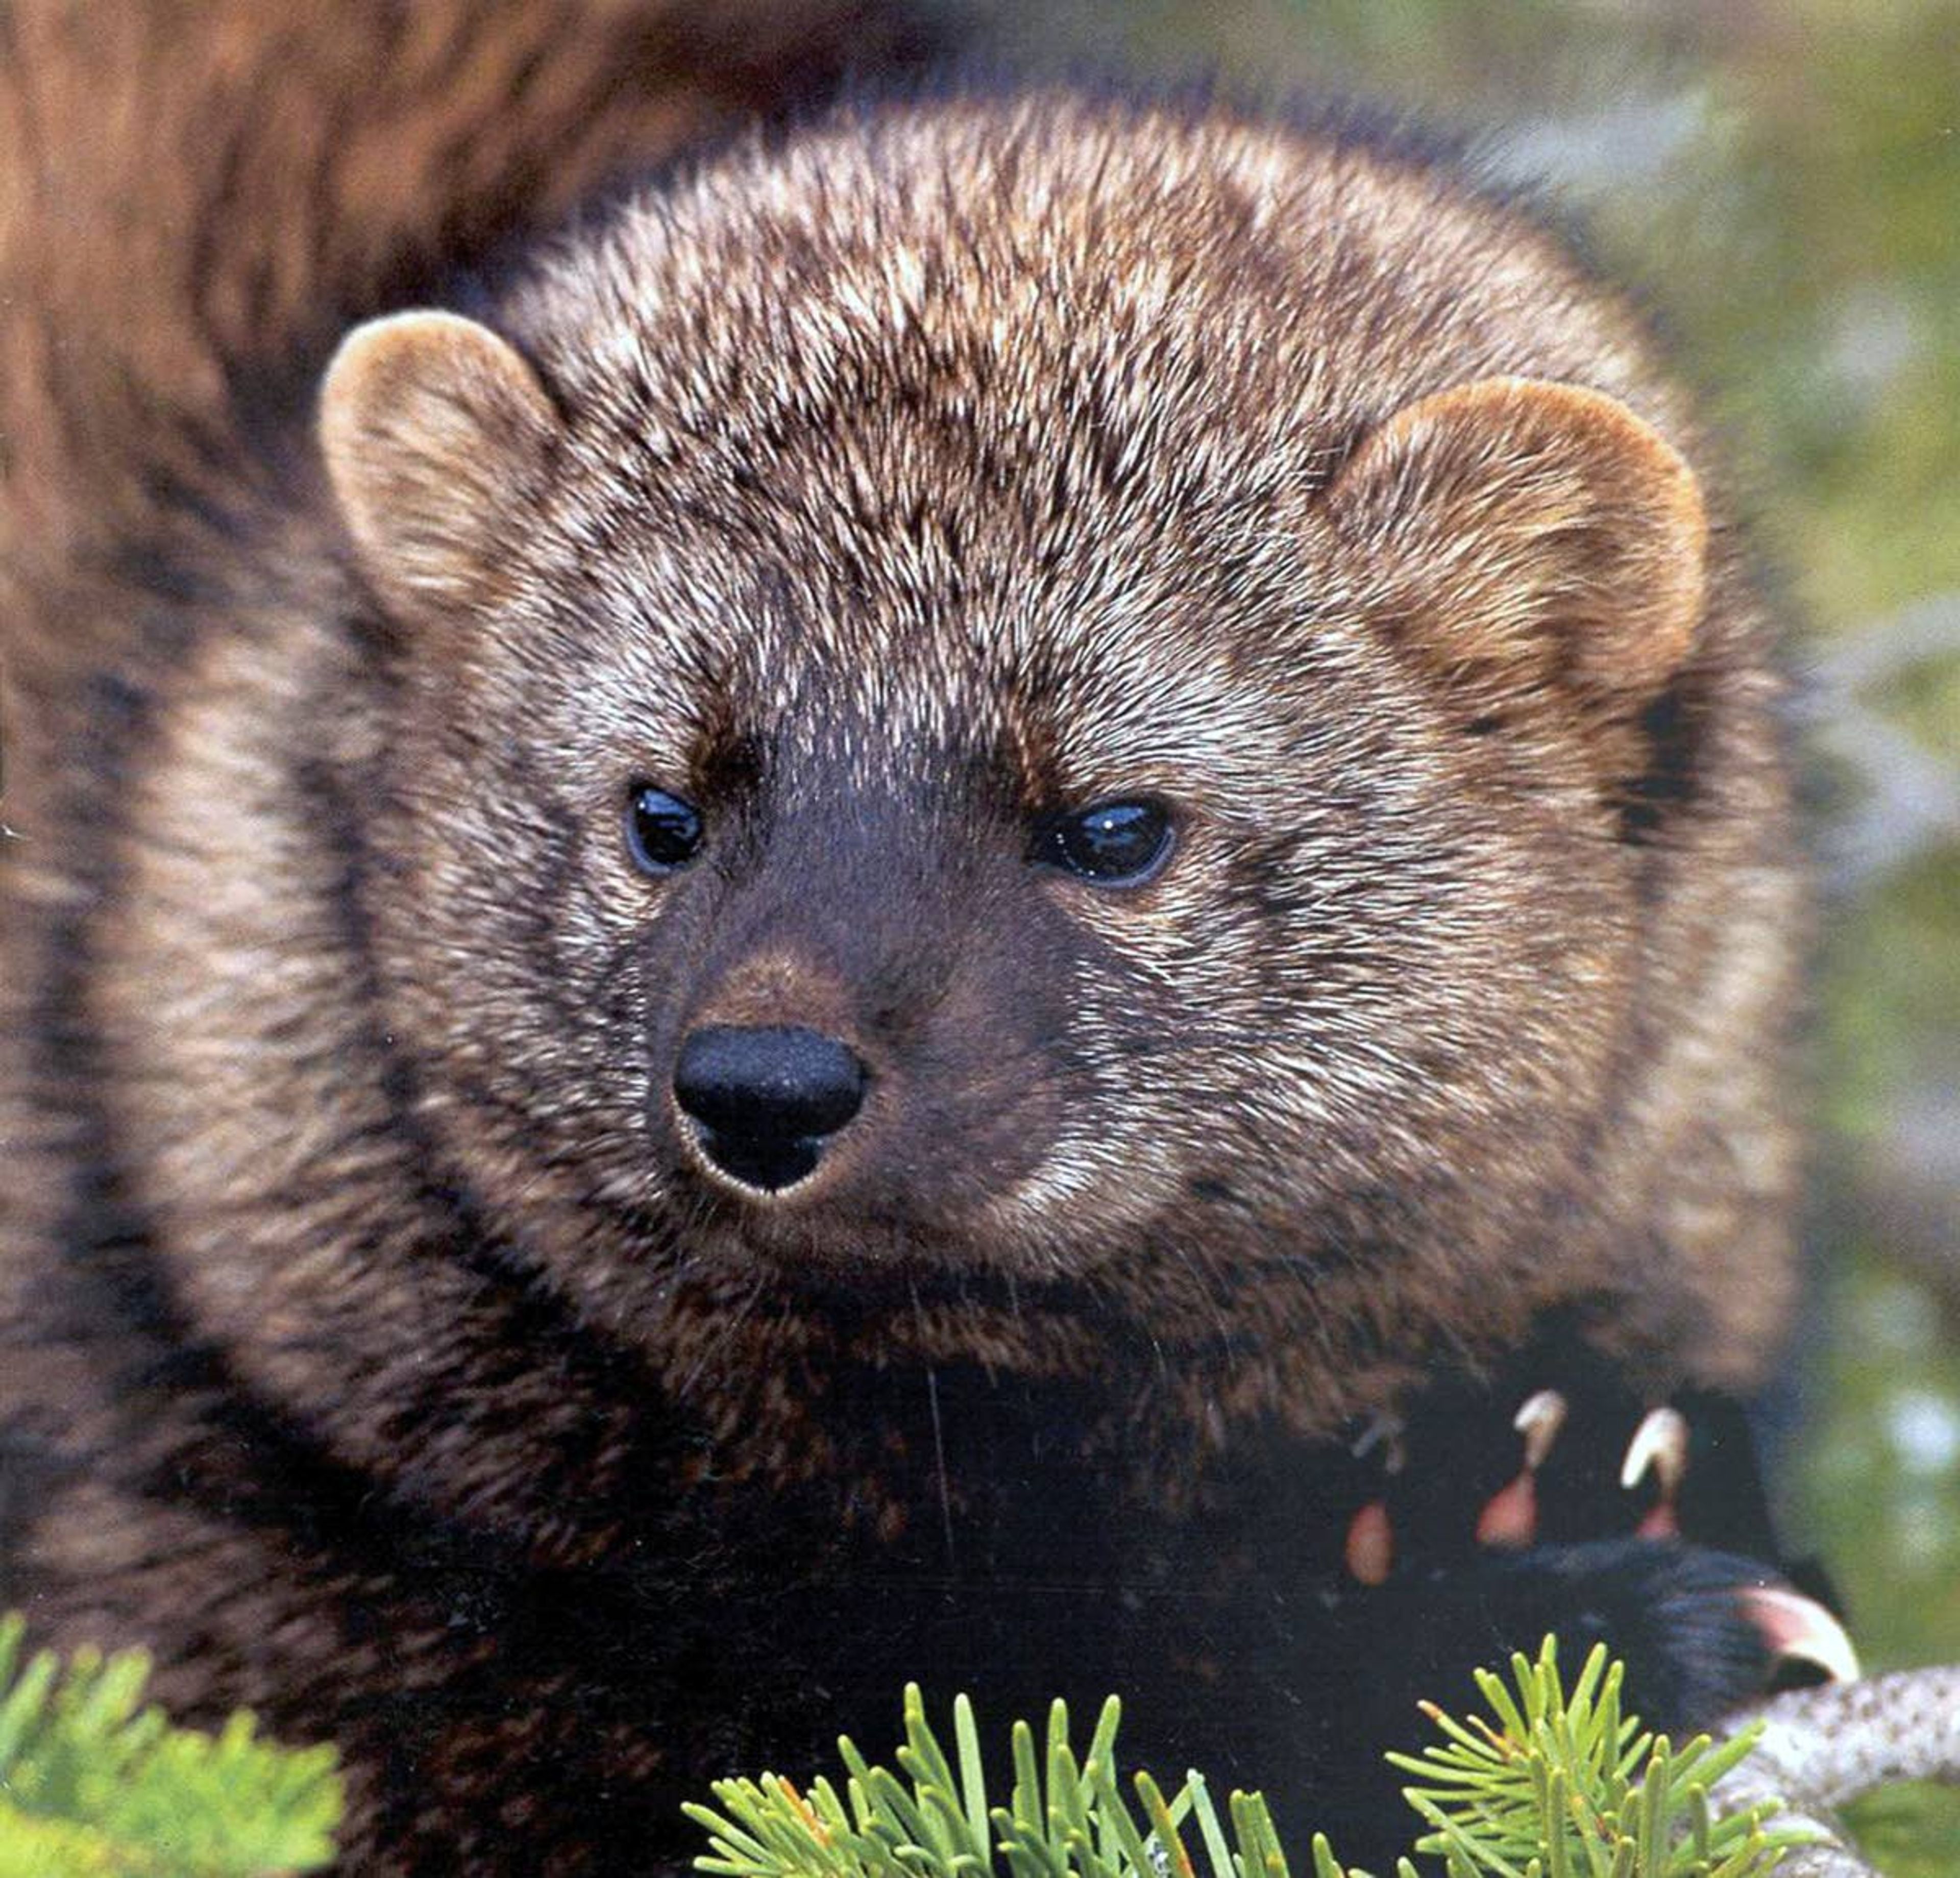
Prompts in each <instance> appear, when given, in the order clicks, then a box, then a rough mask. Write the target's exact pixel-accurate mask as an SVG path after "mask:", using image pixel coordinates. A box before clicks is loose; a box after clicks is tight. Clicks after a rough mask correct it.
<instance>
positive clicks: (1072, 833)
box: [1030, 802, 1171, 887]
mask: <svg viewBox="0 0 1960 1878" xmlns="http://www.w3.org/2000/svg"><path fill="white" fill-rule="evenodd" d="M1170 850H1171V824H1170V812H1169V810H1168V809H1166V808H1165V807H1164V806H1163V803H1162V802H1097V803H1096V805H1095V806H1093V808H1089V809H1079V810H1077V812H1076V813H1074V815H1055V816H1052V817H1050V818H1048V820H1047V821H1044V822H1043V823H1042V825H1041V826H1040V828H1039V829H1038V830H1037V831H1036V835H1035V842H1034V847H1033V850H1032V852H1031V855H1030V858H1031V859H1033V860H1037V861H1041V862H1043V863H1046V864H1047V865H1048V866H1051V867H1059V868H1062V869H1065V870H1066V871H1067V872H1069V873H1071V874H1074V875H1079V876H1080V878H1081V879H1083V880H1090V881H1093V882H1095V883H1096V885H1098V886H1099V887H1134V886H1135V885H1138V883H1139V882H1143V881H1146V880H1147V879H1150V876H1151V875H1153V874H1154V873H1155V872H1157V869H1159V868H1160V866H1163V863H1164V861H1165V860H1166V858H1167V857H1168V856H1169V853H1170Z"/></svg>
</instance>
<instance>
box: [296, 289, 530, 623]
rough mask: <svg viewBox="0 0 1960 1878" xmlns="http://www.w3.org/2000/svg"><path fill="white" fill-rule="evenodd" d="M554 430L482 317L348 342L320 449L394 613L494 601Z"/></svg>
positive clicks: (360, 333) (333, 369) (384, 328)
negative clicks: (502, 560) (505, 556)
mask: <svg viewBox="0 0 1960 1878" xmlns="http://www.w3.org/2000/svg"><path fill="white" fill-rule="evenodd" d="M557 432H558V415H557V413H556V412H555V411H554V409H553V408H552V403H551V400H550V399H549V397H547V396H546V392H545V389H544V387H543V385H541V384H540V383H539V381H538V378H537V374H536V373H535V372H533V370H532V369H531V367H530V365H529V364H527V363H526V361H524V360H523V357H521V356H520V354H518V353H517V351H516V350H515V349H514V348H513V347H512V346H511V345H509V344H508V342H505V341H504V340H503V339H501V338H498V335H496V334H495V333H494V332H492V331H491V330H490V329H489V328H488V326H481V325H479V323H477V322H476V321H475V320H473V319H463V317H461V316H460V315H458V314H456V313H396V314H393V315H390V316H389V317H387V318H386V319H374V320H370V321H369V322H368V323H367V324H366V325H365V326H357V327H356V328H355V329H354V331H353V332H351V333H350V334H348V336H347V338H345V340H343V341H342V343H341V346H340V349H339V351H338V352H336V354H334V357H333V363H332V364H329V366H328V367H327V370H326V378H325V380H324V381H323V383H322V385H321V388H320V450H321V453H322V454H323V456H324V457H325V459H326V472H327V478H328V480H329V483H330V484H331V485H332V487H333V494H334V499H335V500H336V503H337V504H338V505H339V510H340V514H341V518H342V520H343V521H344V522H345V524H346V527H347V532H348V535H350V536H351V537H352V540H353V542H354V545H355V551H356V552H357V554H358V557H359V559H360V563H361V568H362V570H363V571H364V573H365V574H367V576H368V579H369V580H371V581H372V582H373V583H374V587H375V589H376V591H377V593H380V596H381V597H382V599H383V600H384V601H385V602H387V605H389V606H390V608H391V609H394V610H396V611H398V612H402V613H403V614H405V615H409V616H411V617H413V616H418V615H423V614H427V613H429V612H454V611H457V610H458V609H464V608H468V607H469V606H472V605H479V604H481V603H482V601H483V600H484V599H485V598H486V597H487V596H489V595H490V594H491V593H494V592H495V585H496V580H495V569H496V567H497V566H498V558H499V556H500V555H501V552H502V551H503V549H504V545H505V544H507V543H508V542H509V541H510V539H511V530H512V529H513V528H514V527H517V526H521V518H522V517H523V514H524V512H525V510H526V509H527V506H528V505H529V503H530V500H531V499H533V497H535V496H536V493H537V491H539V488H540V487H541V485H542V484H543V478H544V472H545V469H546V462H547V459H548V457H549V452H550V447H551V444H552V440H553V438H554V437H555V435H556V434H557Z"/></svg>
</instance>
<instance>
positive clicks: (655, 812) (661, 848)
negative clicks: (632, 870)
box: [626, 783, 701, 874]
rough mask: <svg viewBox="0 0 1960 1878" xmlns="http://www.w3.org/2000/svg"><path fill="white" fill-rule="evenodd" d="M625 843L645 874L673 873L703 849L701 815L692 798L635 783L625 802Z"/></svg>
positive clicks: (634, 862)
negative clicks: (687, 800) (681, 797)
mask: <svg viewBox="0 0 1960 1878" xmlns="http://www.w3.org/2000/svg"><path fill="white" fill-rule="evenodd" d="M626 847H627V850H628V852H629V853H631V854H632V857H633V865H634V866H635V867H637V868H638V869H639V870H640V872H641V873H643V874H671V873H672V872H673V871H674V869H676V868H677V867H685V866H686V865H687V864H688V863H689V861H691V860H693V859H694V857H695V855H696V854H697V853H698V852H699V851H700V849H701V815H700V812H699V811H698V809H695V807H694V806H693V804H692V803H691V802H683V801H682V800H681V799H680V798H679V796H670V795H669V794H668V793H667V791H666V790H663V789H655V788H654V786H653V785H652V784H651V783H635V785H634V786H633V793H632V799H630V800H629V801H628V803H627V806H626Z"/></svg>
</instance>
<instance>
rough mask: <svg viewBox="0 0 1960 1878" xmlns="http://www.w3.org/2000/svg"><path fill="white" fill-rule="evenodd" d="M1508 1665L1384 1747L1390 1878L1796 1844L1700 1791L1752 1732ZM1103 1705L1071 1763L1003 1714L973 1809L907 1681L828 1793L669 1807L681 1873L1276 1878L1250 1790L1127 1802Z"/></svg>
mask: <svg viewBox="0 0 1960 1878" xmlns="http://www.w3.org/2000/svg"><path fill="white" fill-rule="evenodd" d="M1511 1667H1512V1676H1513V1683H1515V1689H1513V1688H1510V1687H1507V1686H1506V1684H1505V1683H1504V1682H1503V1679H1501V1678H1500V1677H1498V1676H1494V1675H1492V1674H1491V1673H1488V1672H1483V1673H1479V1675H1478V1688H1479V1689H1481V1691H1482V1692H1483V1695H1484V1699H1485V1700H1486V1702H1488V1703H1489V1705H1490V1706H1491V1711H1492V1717H1493V1718H1494V1719H1493V1718H1484V1717H1473V1718H1472V1719H1471V1720H1470V1721H1468V1722H1462V1721H1456V1720H1453V1718H1450V1717H1449V1716H1448V1715H1446V1714H1443V1711H1441V1710H1440V1709H1438V1708H1435V1707H1433V1705H1425V1709H1424V1712H1425V1713H1427V1714H1428V1716H1429V1718H1430V1720H1431V1721H1433V1722H1434V1723H1435V1724H1436V1725H1437V1728H1438V1730H1440V1733H1441V1734H1442V1736H1443V1740H1442V1741H1441V1742H1440V1743H1437V1745H1435V1746H1432V1747H1430V1749H1427V1750H1426V1751H1425V1752H1424V1753H1422V1754H1421V1755H1418V1756H1390V1757H1389V1758H1390V1759H1391V1760H1392V1762H1394V1763H1395V1765H1397V1766H1398V1767H1400V1768H1402V1769H1403V1770H1404V1771H1405V1772H1408V1773H1410V1774H1412V1775H1414V1776H1415V1777H1416V1778H1417V1779H1418V1781H1419V1782H1420V1783H1421V1784H1418V1785H1416V1786H1414V1787H1409V1788H1408V1789H1405V1797H1406V1798H1407V1799H1408V1802H1409V1804H1410V1805H1411V1807H1414V1810H1415V1811H1416V1812H1417V1813H1418V1816H1420V1817H1421V1819H1423V1820H1424V1822H1426V1823H1427V1825H1428V1826H1429V1828H1430V1831H1429V1832H1427V1834H1426V1835H1424V1836H1423V1837H1422V1838H1420V1839H1419V1840H1418V1841H1417V1843H1416V1845H1415V1846H1414V1848H1413V1851H1412V1855H1411V1857H1405V1858H1403V1859H1402V1860H1401V1861H1398V1864H1397V1866H1396V1871H1397V1873H1398V1878H1419V1873H1418V1868H1417V1865H1416V1863H1415V1861H1416V1860H1417V1859H1421V1860H1423V1861H1425V1862H1426V1863H1427V1864H1428V1865H1429V1868H1430V1870H1432V1871H1433V1870H1437V1869H1438V1867H1440V1871H1441V1872H1442V1873H1443V1874H1444V1875H1445V1878H1768V1874H1769V1873H1771V1872H1772V1871H1773V1870H1774V1869H1775V1867H1776V1866H1777V1864H1778V1863H1779V1862H1780V1861H1781V1859H1782V1857H1783V1853H1784V1851H1786V1850H1787V1848H1789V1847H1790V1845H1795V1844H1799V1843H1801V1842H1803V1835H1802V1834H1799V1833H1797V1832H1778V1831H1776V1830H1773V1829H1771V1828H1770V1827H1769V1826H1768V1824H1767V1816H1768V1814H1769V1813H1771V1812H1772V1811H1774V1807H1771V1806H1764V1807H1757V1808H1755V1809H1753V1810H1750V1811H1748V1812H1747V1813H1742V1814H1740V1815H1739V1816H1735V1817H1733V1818H1728V1819H1720V1818H1717V1816H1715V1814H1714V1813H1713V1810H1712V1808H1711V1807H1710V1802H1709V1790H1710V1787H1713V1784H1714V1783H1715V1782H1716V1781H1717V1780H1719V1779H1720V1778H1721V1777H1722V1776H1723V1775H1724V1774H1726V1772H1729V1769H1730V1768H1733V1766H1734V1765H1736V1762H1739V1761H1740V1760H1741V1759H1742V1758H1743V1756H1745V1755H1746V1754H1747V1753H1748V1750H1749V1747H1750V1746H1751V1744H1752V1740H1753V1736H1752V1735H1750V1734H1745V1735H1742V1736H1739V1737H1736V1739H1735V1740H1732V1741H1729V1742H1728V1743H1724V1744H1723V1746H1720V1747H1717V1746H1714V1745H1713V1743H1710V1740H1708V1738H1707V1737H1706V1736H1701V1737H1697V1738H1696V1739H1695V1740H1693V1741H1691V1742H1690V1743H1688V1744H1687V1745H1686V1746H1685V1747H1682V1748H1679V1749H1676V1748H1675V1747H1674V1746H1672V1744H1671V1743H1669V1741H1668V1740H1667V1739H1666V1737H1655V1736H1653V1735H1652V1734H1650V1733H1647V1732H1646V1731H1644V1730H1642V1728H1641V1727H1640V1724H1639V1721H1637V1718H1634V1717H1633V1716H1631V1715H1626V1714H1623V1713H1622V1712H1621V1707H1620V1687H1621V1667H1620V1666H1619V1665H1618V1664H1610V1665H1609V1664H1608V1661H1607V1658H1606V1653H1605V1651H1604V1649H1603V1648H1600V1649H1596V1650H1595V1651H1593V1654H1592V1655H1591V1657H1589V1659H1588V1660H1587V1661H1586V1666H1585V1667H1584V1668H1583V1670H1581V1671H1580V1674H1579V1676H1578V1678H1577V1680H1576V1681H1575V1682H1574V1683H1573V1686H1572V1688H1571V1690H1570V1693H1568V1692H1567V1691H1566V1689H1564V1686H1563V1685H1562V1684H1561V1680H1560V1677H1559V1673H1558V1652H1557V1648H1556V1645H1555V1644H1554V1642H1553V1641H1552V1640H1551V1638H1547V1639H1546V1641H1545V1645H1544V1647H1543V1648H1542V1650H1541V1651H1540V1652H1539V1654H1538V1658H1537V1660H1535V1662H1534V1661H1532V1660H1529V1659H1527V1658H1526V1657H1522V1656H1519V1657H1513V1660H1512V1666H1511ZM1121 1717H1122V1708H1121V1705H1120V1704H1119V1703H1118V1702H1117V1700H1116V1698H1115V1697H1114V1696H1112V1697H1111V1698H1109V1701H1108V1702H1106V1703H1105V1704H1104V1705H1103V1711H1102V1713H1101V1714H1100V1715H1099V1717H1098V1718H1097V1721H1096V1727H1095V1730H1094V1731H1093V1733H1092V1734H1091V1736H1090V1741H1089V1746H1088V1750H1087V1753H1086V1754H1084V1755H1083V1756H1081V1757H1080V1759H1078V1758H1077V1756H1076V1753H1075V1752H1074V1749H1073V1747H1072V1746H1071V1742H1070V1736H1069V1721H1068V1708H1067V1706H1066V1705H1064V1704H1063V1703H1061V1702H1056V1703H1055V1705H1054V1706H1053V1707H1052V1708H1051V1709H1050V1710H1049V1711H1048V1728H1047V1731H1046V1733H1045V1737H1042V1740H1041V1741H1040V1742H1039V1743H1038V1742H1037V1738H1036V1734H1035V1732H1034V1730H1033V1729H1032V1728H1030V1727H1029V1725H1028V1724H1026V1722H1017V1723H1016V1724H1014V1728H1013V1733H1012V1737H1011V1742H1012V1755H1011V1765H1012V1767H1013V1787H1012V1791H1011V1792H1010V1795H1009V1797H1008V1801H1007V1804H1006V1805H1005V1806H992V1805H990V1804H989V1803H988V1792H987V1785H986V1776H985V1769H984V1766H983V1764H982V1754H981V1750H980V1740H979V1733H978V1728H977V1727H976V1724H975V1721H974V1716H973V1710H972V1705H971V1704H970V1703H969V1702H968V1701H967V1699H966V1697H965V1696H963V1695H962V1696H959V1697H958V1698H956V1699H955V1701H954V1703H953V1743H954V1753H953V1758H952V1759H948V1757H947V1754H946V1752H945V1750H944V1749H943V1747H942V1746H941V1745H940V1742H939V1740H938V1739H937V1737H936V1736H935V1734H934V1732H933V1730H932V1729H931V1727H930V1726H929V1725H928V1722H927V1721H926V1717H925V1705H924V1699H923V1698H922V1697H921V1694H920V1692H919V1690H918V1686H916V1685H913V1686H909V1687H908V1688H907V1689H906V1691H905V1745H904V1746H902V1747H901V1748H899V1750H898V1752H897V1754H896V1756H895V1757H894V1758H895V1759H896V1761H897V1763H898V1768H899V1772H897V1773H896V1774H895V1773H893V1772H891V1771H890V1770H889V1769H888V1768H884V1767H880V1766H873V1765H871V1764H870V1763H869V1762H867V1761H866V1759H865V1758H864V1756H863V1755H862V1754H861V1752H859V1751H858V1748H857V1747H856V1746H855V1745H854V1743H851V1741H849V1740H844V1741H842V1742H841V1743H839V1744H838V1748H839V1752H840V1755H841V1756H842V1760H843V1763H844V1769H845V1778H844V1782H843V1786H842V1790H841V1791H840V1790H839V1788H838V1787H837V1786H836V1785H835V1784H833V1783H832V1781H829V1779H819V1780H817V1781H815V1782H814V1783H813V1784H812V1785H811V1786H810V1789H809V1791H808V1792H807V1793H805V1792H804V1791H801V1790H800V1789H799V1788H798V1787H797V1786H796V1785H795V1784H793V1783H792V1782H791V1781H789V1780H788V1779H786V1778H784V1777H783V1776H781V1775H776V1774H764V1775H762V1777H761V1778H759V1779H756V1780H749V1779H743V1780H726V1781H718V1782H717V1783H716V1784H715V1786H714V1799H715V1801H716V1803H717V1806H718V1808H719V1810H716V1808H714V1807H705V1806H690V1807H688V1809H687V1811H688V1813H689V1816H690V1817H691V1818H692V1819H694V1820H695V1822H696V1823H697V1824H698V1825H699V1826H702V1827H703V1828H704V1829H705V1830H706V1832H707V1833H708V1841H709V1845H710V1848H711V1849H710V1851H708V1853H706V1854H704V1855H702V1857H698V1858H697V1859H696V1860H695V1865H696V1867H697V1868H698V1870H700V1871H702V1873H705V1874H706V1875H707V1878H1201V1873H1202V1874H1204V1878H1289V1872H1288V1867H1287V1859H1286V1855H1285V1853H1284V1850H1283V1849H1282V1848H1281V1845H1280V1841H1279V1838H1278V1834H1277V1832H1275V1831H1274V1826H1273V1822H1272V1816H1271V1813H1270V1812H1269V1811H1268V1808H1267V1806H1266V1803H1265V1800H1263V1799H1262V1797H1260V1796H1259V1795H1258V1794H1239V1793H1235V1794H1232V1795H1231V1796H1230V1798H1229V1800H1227V1803H1226V1807H1225V1809H1224V1812H1223V1816H1221V1815H1220V1810H1219V1809H1218V1807H1217V1805H1216V1804H1215V1803H1214V1800H1213V1799H1212V1797H1211V1794H1210V1791H1209V1790H1208V1788H1207V1787H1206V1785H1205V1784H1204V1780H1203V1778H1201V1776H1200V1775H1197V1774H1195V1773H1194V1774H1192V1775H1188V1777H1187V1778H1186V1780H1185V1783H1184V1784H1183V1785H1182V1787H1180V1788H1179V1789H1178V1791H1177V1792H1176V1794H1175V1795H1174V1796H1173V1797H1169V1798H1166V1797H1165V1795H1164V1794H1163V1791H1162V1790H1161V1788H1160V1787H1159V1786H1158V1784H1157V1782H1156V1781H1154V1780H1153V1779H1152V1778H1151V1777H1150V1775H1148V1774H1147V1773H1141V1772H1140V1773H1138V1774H1136V1775H1134V1776H1133V1777H1132V1778H1131V1781H1130V1783H1129V1784H1130V1785H1131V1787H1132V1789H1133V1790H1134V1796H1135V1797H1134V1801H1133V1800H1131V1798H1130V1797H1128V1795H1126V1794H1125V1791H1124V1784H1123V1782H1122V1779H1121V1778H1120V1777H1119V1775H1118V1772H1117V1765H1116V1761H1115V1742H1116V1733H1117V1728H1118V1723H1119V1721H1120V1720H1121ZM901 1776H902V1778H901ZM1194 1854H1195V1855H1194ZM1313 1873H1314V1878H1367V1873H1363V1872H1360V1871H1356V1870H1349V1869H1348V1868H1347V1867H1344V1866H1342V1865H1341V1864H1340V1862H1339V1861H1338V1860H1337V1859H1336V1858H1335V1856H1334V1854H1333V1851H1332V1848H1330V1847H1329V1845H1328V1842H1327V1841H1326V1840H1325V1838H1323V1837H1321V1836H1319V1835H1316V1837H1315V1838H1314V1841H1313Z"/></svg>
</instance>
